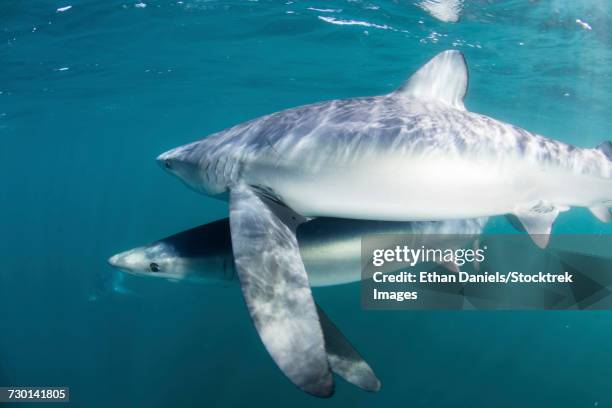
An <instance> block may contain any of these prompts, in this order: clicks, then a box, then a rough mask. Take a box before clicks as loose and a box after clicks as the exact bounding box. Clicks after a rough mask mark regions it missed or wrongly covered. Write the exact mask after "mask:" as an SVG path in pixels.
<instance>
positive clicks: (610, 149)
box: [589, 140, 612, 222]
mask: <svg viewBox="0 0 612 408" xmlns="http://www.w3.org/2000/svg"><path fill="white" fill-rule="evenodd" d="M596 149H597V150H599V151H600V152H601V153H603V154H604V155H605V156H606V157H607V158H608V160H611V161H612V141H609V140H606V141H605V142H602V143H600V144H599V146H597V147H596ZM589 210H590V211H591V213H593V215H594V216H595V217H596V218H597V219H598V220H599V221H602V222H610V221H612V214H610V210H609V209H608V207H606V206H604V205H601V206H595V207H590V208H589Z"/></svg>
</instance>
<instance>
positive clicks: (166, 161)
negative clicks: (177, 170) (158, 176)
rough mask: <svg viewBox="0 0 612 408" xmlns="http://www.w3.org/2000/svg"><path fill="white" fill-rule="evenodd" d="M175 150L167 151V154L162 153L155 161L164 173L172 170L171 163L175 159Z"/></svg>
mask: <svg viewBox="0 0 612 408" xmlns="http://www.w3.org/2000/svg"><path fill="white" fill-rule="evenodd" d="M175 150H176V149H172V150H168V151H167V152H164V153H162V154H160V155H159V156H157V158H156V159H155V161H156V162H157V164H158V165H159V167H161V168H162V169H164V170H166V171H170V170H172V164H173V161H175V157H176V154H175Z"/></svg>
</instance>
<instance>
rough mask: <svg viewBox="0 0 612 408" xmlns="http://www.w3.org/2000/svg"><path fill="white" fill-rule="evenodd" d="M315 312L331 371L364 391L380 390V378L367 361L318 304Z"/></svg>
mask: <svg viewBox="0 0 612 408" xmlns="http://www.w3.org/2000/svg"><path fill="white" fill-rule="evenodd" d="M317 312H318V313H319V320H320V321H321V327H322V328H323V336H324V337H325V348H326V349H327V358H328V359H329V364H330V366H331V369H332V371H333V372H334V373H336V374H338V375H339V376H340V377H342V378H344V379H345V380H346V381H348V382H350V383H351V384H353V385H356V386H357V387H359V388H361V389H364V390H366V391H372V392H375V391H378V390H380V380H379V379H378V378H377V377H376V374H374V371H372V369H371V368H370V366H369V365H368V363H366V362H365V360H364V359H363V357H361V356H360V355H359V353H358V352H357V350H355V348H354V347H353V346H352V345H351V343H349V341H348V340H347V339H346V337H344V335H343V334H342V332H341V331H340V330H339V329H338V328H337V327H336V325H335V324H334V323H333V322H332V321H331V320H330V319H329V317H327V315H326V314H325V312H323V309H321V307H320V306H319V305H317Z"/></svg>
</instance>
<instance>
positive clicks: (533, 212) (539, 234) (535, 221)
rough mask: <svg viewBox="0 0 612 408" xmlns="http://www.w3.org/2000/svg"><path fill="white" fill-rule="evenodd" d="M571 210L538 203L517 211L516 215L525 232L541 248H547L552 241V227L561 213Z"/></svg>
mask: <svg viewBox="0 0 612 408" xmlns="http://www.w3.org/2000/svg"><path fill="white" fill-rule="evenodd" d="M567 210H569V208H568V207H560V206H554V205H552V204H548V203H543V202H538V203H536V204H534V205H533V206H529V207H527V208H519V209H516V210H515V212H514V215H516V217H517V218H518V219H519V221H520V222H521V224H522V226H523V228H524V229H525V231H526V232H527V233H528V234H529V236H531V238H532V239H533V242H534V243H535V244H536V245H537V246H539V247H540V248H546V247H547V246H548V241H549V240H550V232H551V230H552V225H553V223H554V222H555V220H556V219H557V216H558V215H559V213H561V212H563V211H567Z"/></svg>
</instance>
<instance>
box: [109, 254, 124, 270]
mask: <svg viewBox="0 0 612 408" xmlns="http://www.w3.org/2000/svg"><path fill="white" fill-rule="evenodd" d="M119 255H120V254H117V255H113V256H111V257H110V258H108V259H107V262H108V264H109V265H110V266H112V267H113V268H121V262H120V257H119Z"/></svg>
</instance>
